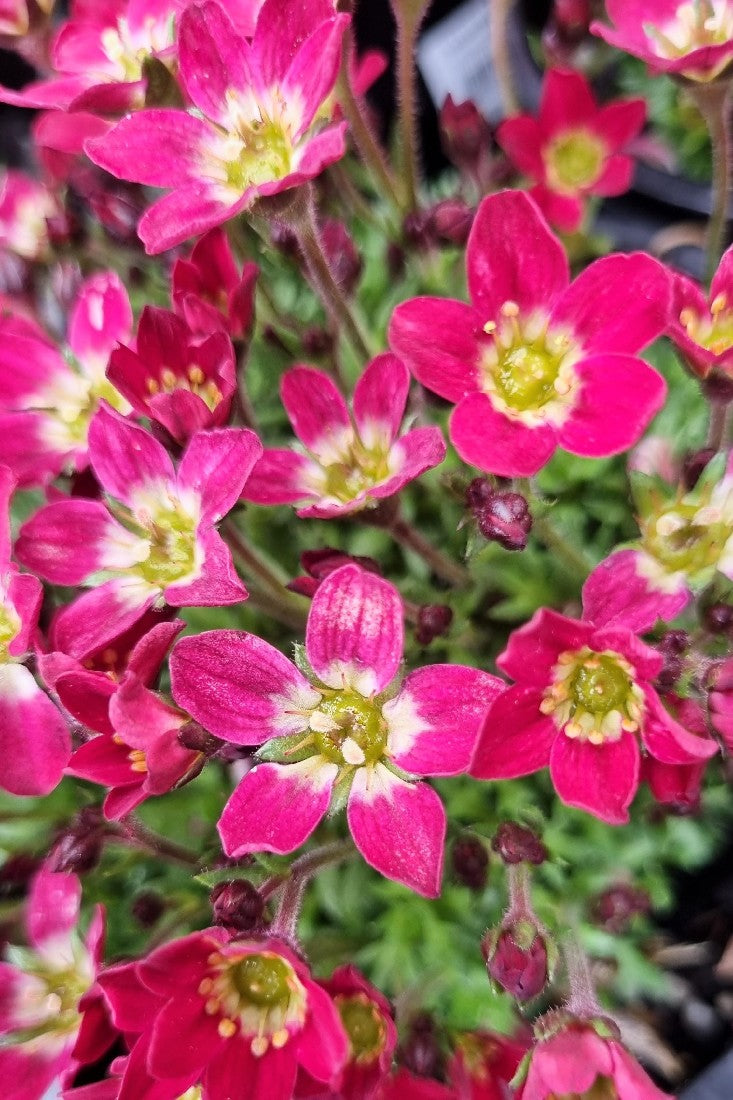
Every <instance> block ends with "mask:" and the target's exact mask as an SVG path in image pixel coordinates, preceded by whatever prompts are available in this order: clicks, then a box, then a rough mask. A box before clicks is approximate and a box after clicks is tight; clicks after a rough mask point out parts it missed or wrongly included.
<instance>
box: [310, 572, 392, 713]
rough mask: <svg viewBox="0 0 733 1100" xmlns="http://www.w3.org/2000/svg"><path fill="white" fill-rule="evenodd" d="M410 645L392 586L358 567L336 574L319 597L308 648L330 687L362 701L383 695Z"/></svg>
mask: <svg viewBox="0 0 733 1100" xmlns="http://www.w3.org/2000/svg"><path fill="white" fill-rule="evenodd" d="M403 645H404V609H403V606H402V600H401V599H400V594H399V592H398V591H397V589H396V588H394V587H393V586H392V585H391V584H389V582H388V581H385V580H382V578H381V577H378V576H376V575H375V574H374V573H368V572H366V570H364V569H361V568H360V567H359V566H357V565H344V566H342V567H341V568H340V569H336V570H335V571H334V572H333V573H331V574H330V575H329V576H328V577H326V579H325V580H324V581H323V582H322V583H321V585H320V587H319V589H318V591H317V592H316V594H315V596H314V597H313V602H312V604H311V608H310V613H309V615H308V624H307V626H306V635H305V647H306V652H307V654H308V660H309V661H310V663H311V665H312V666H313V669H314V671H315V673H316V675H317V676H318V677H320V679H321V680H322V681H323V682H324V683H325V684H328V686H329V687H334V688H341V687H343V686H344V684H345V683H346V684H348V685H349V686H351V687H353V688H355V689H356V690H357V691H359V692H360V693H361V694H362V695H365V696H367V695H373V694H376V693H377V692H380V691H383V690H384V688H385V687H386V686H387V684H389V683H391V682H392V680H393V679H394V677H395V675H396V674H397V669H398V668H399V665H400V661H401V660H402V651H403Z"/></svg>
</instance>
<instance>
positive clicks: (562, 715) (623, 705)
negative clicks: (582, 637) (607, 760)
mask: <svg viewBox="0 0 733 1100" xmlns="http://www.w3.org/2000/svg"><path fill="white" fill-rule="evenodd" d="M643 707H644V695H643V692H642V691H641V688H639V687H638V685H637V684H636V683H635V681H634V678H633V669H632V667H631V665H630V664H629V663H628V661H626V660H625V658H623V657H622V656H621V655H620V654H619V653H614V652H612V651H610V650H607V651H604V652H603V653H596V652H595V651H594V650H592V649H590V648H589V647H588V646H583V647H582V649H578V650H567V651H566V652H564V653H561V654H560V655H559V657H558V659H557V664H556V665H555V666H554V668H553V670H552V681H551V683H550V685H549V687H548V688H547V689H546V690H545V692H544V695H543V699H542V703H541V704H540V710H541V711H542V713H543V714H548V715H551V716H552V719H553V721H554V723H555V725H556V726H557V727H558V729H561V730H563V732H564V733H565V734H566V735H567V736H568V737H571V738H577V739H580V740H582V741H590V742H591V744H593V745H602V744H605V743H606V742H607V741H618V739H619V738H620V737H621V736H622V734H623V732H624V731H625V730H627V731H629V732H632V733H633V732H635V731H636V730H638V728H639V722H640V720H641V716H642V713H643Z"/></svg>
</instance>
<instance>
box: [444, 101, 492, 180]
mask: <svg viewBox="0 0 733 1100" xmlns="http://www.w3.org/2000/svg"><path fill="white" fill-rule="evenodd" d="M438 124H439V126H440V140H441V144H442V146H443V151H444V153H445V155H446V156H447V158H448V160H449V161H450V162H451V164H454V165H455V166H456V168H458V169H459V170H460V171H462V172H469V173H471V172H474V173H475V172H476V171H477V170H478V169H479V166H480V163H481V161H482V160H483V159H484V158H485V157H487V156H488V154H489V151H490V148H491V130H490V128H489V124H488V122H487V121H486V119H485V118H484V117H483V115H482V114H481V112H480V111H479V109H478V107H477V106H476V104H475V103H474V102H473V100H470V99H467V100H465V101H464V102H463V103H455V102H454V100H453V98H452V96H448V97H447V99H446V100H445V103H444V104H443V106H442V107H441V109H440V114H439V117H438Z"/></svg>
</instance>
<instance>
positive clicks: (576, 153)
mask: <svg viewBox="0 0 733 1100" xmlns="http://www.w3.org/2000/svg"><path fill="white" fill-rule="evenodd" d="M605 154H606V147H605V145H604V144H603V142H602V141H601V139H600V138H599V137H597V136H596V135H595V134H592V133H591V132H590V130H569V131H567V132H566V133H564V134H558V136H557V137H555V138H553V140H552V141H550V142H549V143H548V144H547V146H546V147H545V149H544V150H543V154H542V155H543V159H544V161H545V168H546V171H547V182H548V184H549V185H550V187H551V188H552V190H553V191H558V192H561V193H564V194H568V195H574V194H575V192H576V191H582V190H583V189H585V188H588V187H591V186H592V185H593V184H594V183H595V182H596V180H597V179H598V177H599V176H600V174H601V171H602V170H603V161H604V158H605Z"/></svg>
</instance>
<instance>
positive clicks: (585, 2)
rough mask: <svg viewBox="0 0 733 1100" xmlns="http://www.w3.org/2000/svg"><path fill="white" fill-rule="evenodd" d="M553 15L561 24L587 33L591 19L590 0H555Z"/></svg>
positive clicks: (569, 28) (568, 28)
mask: <svg viewBox="0 0 733 1100" xmlns="http://www.w3.org/2000/svg"><path fill="white" fill-rule="evenodd" d="M553 8H554V11H553V17H554V19H555V20H556V22H557V23H558V25H559V26H561V27H564V28H566V29H567V30H574V31H580V32H581V33H583V34H585V33H586V32H587V30H588V27H589V25H590V20H591V10H590V0H555V3H554V5H553Z"/></svg>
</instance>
